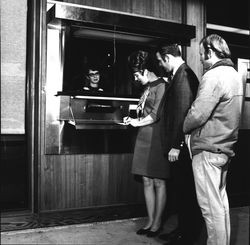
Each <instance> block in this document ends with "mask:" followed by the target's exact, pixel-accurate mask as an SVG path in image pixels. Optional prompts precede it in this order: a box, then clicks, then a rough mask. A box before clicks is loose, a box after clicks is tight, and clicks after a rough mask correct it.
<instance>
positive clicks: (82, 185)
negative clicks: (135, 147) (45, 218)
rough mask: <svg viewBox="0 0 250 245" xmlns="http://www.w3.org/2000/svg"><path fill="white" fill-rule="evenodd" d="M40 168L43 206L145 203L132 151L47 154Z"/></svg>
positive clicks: (52, 207) (44, 208)
mask: <svg viewBox="0 0 250 245" xmlns="http://www.w3.org/2000/svg"><path fill="white" fill-rule="evenodd" d="M45 158H46V160H45V164H44V165H43V168H42V171H41V180H42V181H41V189H42V198H41V200H42V205H41V207H42V210H43V211H46V210H61V209H72V208H83V207H94V206H106V205H113V204H129V203H142V202H143V200H144V199H143V190H142V185H141V183H139V182H136V181H135V180H134V176H133V175H132V174H131V172H130V169H131V162H132V154H113V155H111V154H110V155H108V154H96V155H46V157H45Z"/></svg>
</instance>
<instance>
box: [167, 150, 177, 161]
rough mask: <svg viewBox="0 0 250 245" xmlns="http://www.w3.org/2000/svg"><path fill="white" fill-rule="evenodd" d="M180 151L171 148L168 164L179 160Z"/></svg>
mask: <svg viewBox="0 0 250 245" xmlns="http://www.w3.org/2000/svg"><path fill="white" fill-rule="evenodd" d="M179 154H180V150H179V149H175V148H172V149H171V150H170V151H169V153H168V160H169V161H170V162H175V161H178V160H179Z"/></svg>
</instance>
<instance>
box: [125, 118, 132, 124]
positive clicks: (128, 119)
mask: <svg viewBox="0 0 250 245" xmlns="http://www.w3.org/2000/svg"><path fill="white" fill-rule="evenodd" d="M131 120H132V118H131V117H124V118H123V123H124V124H126V125H129V124H130V121H131Z"/></svg>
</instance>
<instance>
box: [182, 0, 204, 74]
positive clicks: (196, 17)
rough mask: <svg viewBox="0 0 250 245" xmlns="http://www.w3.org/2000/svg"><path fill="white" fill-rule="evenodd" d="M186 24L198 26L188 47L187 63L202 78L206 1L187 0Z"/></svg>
mask: <svg viewBox="0 0 250 245" xmlns="http://www.w3.org/2000/svg"><path fill="white" fill-rule="evenodd" d="M186 7H187V8H186V11H187V13H186V18H187V19H186V22H187V23H186V24H189V25H194V26H196V37H195V38H194V39H192V40H191V45H190V47H188V48H187V63H188V65H189V66H190V67H191V68H192V69H193V70H194V72H195V74H196V75H197V76H198V78H199V79H201V76H202V74H203V68H202V65H201V62H200V55H199V42H200V40H201V39H202V38H203V37H204V36H205V33H206V14H205V3H204V1H196V0H186Z"/></svg>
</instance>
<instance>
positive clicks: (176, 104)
mask: <svg viewBox="0 0 250 245" xmlns="http://www.w3.org/2000/svg"><path fill="white" fill-rule="evenodd" d="M156 58H157V60H158V62H159V66H160V67H163V68H164V69H165V71H167V72H168V73H171V78H170V79H168V83H169V86H168V89H167V91H166V94H165V102H164V106H163V113H164V123H162V127H163V128H162V132H163V133H162V143H163V147H164V150H165V154H166V159H167V161H169V162H170V163H171V176H172V178H173V183H174V189H175V192H176V206H177V214H178V227H177V228H176V229H175V230H174V231H173V232H172V233H170V234H162V235H160V238H161V239H164V240H166V242H167V243H166V244H185V245H191V244H194V242H195V240H196V239H197V238H198V234H199V229H200V227H201V224H202V215H201V211H200V208H199V206H198V203H197V198H196V194H195V185H194V180H193V173H192V165H191V159H190V156H189V151H188V148H187V146H186V144H185V143H184V142H185V136H184V133H183V129H182V128H183V122H184V118H185V116H186V115H187V112H188V110H189V108H190V107H191V104H192V102H193V101H194V99H195V97H196V93H197V89H198V84H199V81H198V78H197V77H196V75H195V73H194V72H193V71H192V69H191V68H190V67H189V66H188V65H187V64H185V62H184V60H183V59H182V57H181V47H180V46H179V45H178V44H172V45H166V46H161V47H160V48H159V49H158V50H157V52H156Z"/></svg>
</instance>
